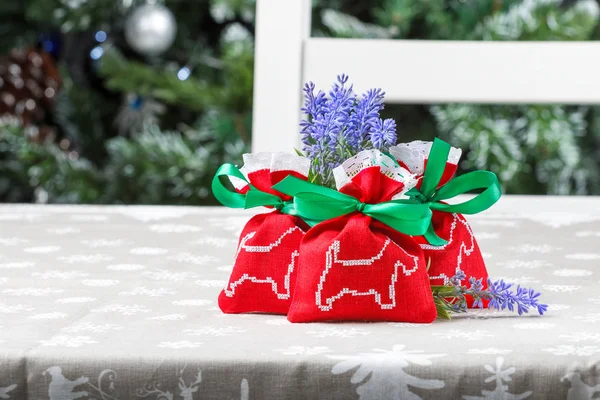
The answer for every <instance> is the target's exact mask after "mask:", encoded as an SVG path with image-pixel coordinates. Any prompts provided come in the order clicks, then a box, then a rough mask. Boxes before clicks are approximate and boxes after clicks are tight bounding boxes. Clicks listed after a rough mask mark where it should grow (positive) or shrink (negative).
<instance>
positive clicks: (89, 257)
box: [57, 254, 113, 264]
mask: <svg viewBox="0 0 600 400" xmlns="http://www.w3.org/2000/svg"><path fill="white" fill-rule="evenodd" d="M57 259H58V260H59V261H62V262H65V263H68V264H97V263H102V262H106V261H112V260H113V257H111V256H108V255H106V254H74V255H71V256H63V257H58V258H57Z"/></svg>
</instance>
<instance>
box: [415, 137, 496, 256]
mask: <svg viewBox="0 0 600 400" xmlns="http://www.w3.org/2000/svg"><path fill="white" fill-rule="evenodd" d="M450 149H451V146H450V145H449V144H448V143H446V142H444V141H443V140H440V139H437V138H436V139H435V140H434V141H433V144H432V146H431V150H430V152H429V157H428V159H427V166H426V167H425V172H424V174H423V179H422V181H421V188H420V190H418V189H417V188H413V189H411V190H409V191H408V192H407V193H406V194H407V195H408V196H409V197H411V198H412V199H413V200H414V201H417V202H418V203H421V204H424V205H427V206H428V207H430V208H431V209H432V210H437V211H443V212H450V213H458V214H477V213H479V212H482V211H484V210H487V209H488V208H490V207H491V206H492V205H494V203H496V202H497V201H498V199H499V198H500V196H501V194H502V191H501V189H500V183H499V182H498V177H497V176H496V174H494V173H493V172H490V171H473V172H469V173H466V174H464V175H461V176H459V177H457V178H454V179H451V180H449V181H448V182H447V183H446V184H444V185H443V186H442V187H441V188H439V189H438V188H437V187H438V185H439V184H440V180H441V179H442V175H443V174H444V170H445V168H446V161H447V160H448V154H450ZM475 189H484V191H483V192H481V193H479V194H478V195H477V196H475V197H474V198H472V199H471V200H467V201H465V202H463V203H459V204H445V203H442V201H443V200H446V199H451V198H453V197H455V196H457V195H459V194H464V193H467V192H470V191H471V190H475ZM424 236H425V239H427V241H428V242H429V243H430V244H432V245H434V246H443V245H445V244H447V243H448V242H447V241H446V240H444V239H442V238H440V237H439V236H438V235H437V234H436V233H435V231H434V230H433V224H430V225H429V227H428V229H427V232H426V233H425V235H424Z"/></svg>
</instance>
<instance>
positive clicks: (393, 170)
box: [288, 150, 437, 323]
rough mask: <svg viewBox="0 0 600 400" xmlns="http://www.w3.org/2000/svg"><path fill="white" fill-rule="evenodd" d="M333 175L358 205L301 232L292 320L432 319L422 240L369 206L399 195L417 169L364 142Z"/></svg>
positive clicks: (289, 314) (428, 320) (339, 185)
mask: <svg viewBox="0 0 600 400" xmlns="http://www.w3.org/2000/svg"><path fill="white" fill-rule="evenodd" d="M334 177H335V180H336V185H337V187H338V190H339V192H341V193H344V194H346V195H349V196H352V197H351V199H352V200H354V199H356V200H358V201H355V203H356V204H358V206H357V210H358V211H357V212H350V213H349V214H346V215H341V216H339V217H337V218H333V219H329V220H326V221H324V222H321V223H319V224H317V225H316V226H314V227H313V228H311V229H310V230H309V231H308V233H307V234H306V236H305V237H304V239H303V240H302V243H301V245H300V257H299V259H298V277H297V281H296V288H295V290H294V296H293V300H292V304H291V307H290V310H289V312H288V320H289V321H291V322H312V321H341V320H354V321H359V320H362V321H403V322H423V323H428V322H432V321H433V320H434V319H435V318H436V315H437V314H436V308H435V305H434V303H433V297H432V294H431V289H430V285H429V278H428V276H427V271H426V265H425V259H424V257H423V251H422V250H421V248H420V246H419V245H418V244H417V243H416V242H415V241H414V239H413V238H412V237H410V236H409V235H406V234H403V233H400V232H398V231H397V230H395V229H394V228H392V227H390V226H388V225H386V224H384V223H382V222H380V221H379V220H376V219H375V218H373V217H371V216H369V215H367V214H368V212H367V211H365V206H367V207H368V206H371V205H374V204H377V203H383V202H388V201H390V200H393V199H395V198H396V197H398V196H400V195H402V193H404V192H405V191H406V190H408V189H410V188H411V187H412V186H413V185H414V183H416V181H415V180H414V179H413V176H412V175H411V174H410V173H409V172H408V171H407V170H406V169H404V168H401V167H400V166H398V165H397V164H396V163H395V162H394V161H393V160H392V159H390V158H389V157H388V156H386V155H384V154H382V153H380V152H379V151H377V150H367V151H363V152H361V153H359V154H358V155H356V156H354V157H352V158H351V159H349V160H347V161H346V162H345V163H344V164H342V165H341V166H339V167H337V168H336V169H335V170H334ZM413 206H414V205H413ZM419 209H420V210H423V208H419ZM425 210H426V211H427V212H429V210H428V209H427V208H426V207H425ZM427 215H428V217H427V221H428V220H429V216H430V214H427Z"/></svg>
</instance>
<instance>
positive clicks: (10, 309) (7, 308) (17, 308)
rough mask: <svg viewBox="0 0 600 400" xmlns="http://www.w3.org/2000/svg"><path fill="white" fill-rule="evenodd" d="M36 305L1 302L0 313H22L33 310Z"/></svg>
mask: <svg viewBox="0 0 600 400" xmlns="http://www.w3.org/2000/svg"><path fill="white" fill-rule="evenodd" d="M33 310H35V308H34V307H31V306H28V305H25V304H4V303H0V314H20V313H23V312H26V311H33Z"/></svg>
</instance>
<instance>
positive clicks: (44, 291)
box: [2, 287, 65, 297]
mask: <svg viewBox="0 0 600 400" xmlns="http://www.w3.org/2000/svg"><path fill="white" fill-rule="evenodd" d="M64 291H65V290H64V289H54V288H37V287H24V288H19V289H4V290H3V291H2V293H4V294H5V295H7V296H32V297H43V296H50V295H53V294H58V293H63V292H64Z"/></svg>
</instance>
